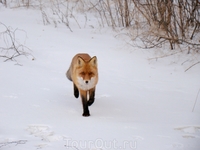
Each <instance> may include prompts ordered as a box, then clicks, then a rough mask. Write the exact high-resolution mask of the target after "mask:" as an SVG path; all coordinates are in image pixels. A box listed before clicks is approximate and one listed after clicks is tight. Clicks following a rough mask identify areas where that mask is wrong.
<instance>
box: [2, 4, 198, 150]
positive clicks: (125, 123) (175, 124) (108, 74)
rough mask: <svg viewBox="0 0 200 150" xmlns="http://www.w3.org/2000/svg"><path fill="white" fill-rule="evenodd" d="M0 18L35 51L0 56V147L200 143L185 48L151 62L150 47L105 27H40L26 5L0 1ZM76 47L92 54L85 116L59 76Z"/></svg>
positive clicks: (165, 148) (185, 146)
mask: <svg viewBox="0 0 200 150" xmlns="http://www.w3.org/2000/svg"><path fill="white" fill-rule="evenodd" d="M0 22H2V23H4V24H5V25H7V26H10V27H12V29H13V30H14V29H16V28H18V29H21V30H23V31H21V30H19V31H17V32H16V39H17V40H19V41H22V44H24V45H26V46H27V47H29V48H30V49H31V50H32V52H31V53H32V55H34V57H35V60H32V59H31V58H28V59H27V58H26V57H23V56H22V57H19V58H17V61H18V63H19V64H21V65H15V64H16V62H12V61H7V62H3V60H4V59H3V58H0V150H35V149H42V150H68V149H69V150H83V149H86V150H111V149H112V150H114V149H116V150H120V149H126V150H130V149H136V150H199V149H200V95H199V96H198V97H197V94H198V91H199V89H200V65H196V66H194V67H193V68H191V69H190V70H188V71H187V72H184V70H185V69H186V67H184V66H183V65H181V64H182V63H183V62H184V61H185V60H187V59H186V57H187V56H186V55H185V56H177V55H176V56H170V57H167V58H163V59H158V60H157V61H156V60H151V61H149V60H148V58H153V57H155V55H154V52H155V51H156V50H155V51H153V50H149V51H147V50H142V49H139V48H133V47H130V46H129V45H128V44H126V43H125V42H124V41H123V39H120V38H119V39H116V38H115V37H114V36H113V35H114V34H116V33H114V32H112V30H111V29H98V28H92V27H91V25H93V23H94V22H92V21H91V22H88V24H87V26H86V27H85V28H82V29H79V28H78V27H77V26H75V25H74V26H73V23H72V24H71V28H72V30H73V32H70V31H69V29H68V28H67V27H66V26H64V25H62V24H60V25H58V27H57V28H55V27H54V26H53V25H46V26H44V25H43V21H42V17H41V13H40V12H39V11H37V10H32V9H6V8H4V7H3V6H1V7H0ZM3 28H4V27H3V26H1V27H0V29H1V31H2V29H3ZM24 31H25V32H24ZM26 36H27V38H26V40H25V42H24V41H23V39H24V38H25V37H26ZM0 40H3V39H2V37H1V39H0ZM23 42H24V43H23ZM79 52H87V53H89V54H90V55H91V56H95V55H96V56H97V58H98V65H99V78H100V79H99V83H98V85H97V89H96V100H95V103H94V104H93V105H92V106H91V107H90V108H89V109H90V113H91V116H90V117H82V104H81V100H80V98H79V99H75V98H74V96H73V90H72V83H71V82H70V81H68V80H67V78H66V77H65V72H66V71H67V69H68V67H69V64H70V62H71V59H72V57H73V56H74V55H75V54H76V53H79ZM174 57H176V61H175V60H174ZM194 59H199V56H198V57H197V56H194ZM195 100H197V103H196V105H195V109H194V111H193V112H192V109H193V107H194V104H195Z"/></svg>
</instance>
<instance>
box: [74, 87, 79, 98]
mask: <svg viewBox="0 0 200 150" xmlns="http://www.w3.org/2000/svg"><path fill="white" fill-rule="evenodd" d="M74 96H75V97H76V98H78V97H79V91H78V88H77V87H76V85H75V84H74Z"/></svg>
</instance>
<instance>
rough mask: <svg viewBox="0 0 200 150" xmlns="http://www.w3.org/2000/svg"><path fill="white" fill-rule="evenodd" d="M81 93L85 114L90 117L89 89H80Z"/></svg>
mask: <svg viewBox="0 0 200 150" xmlns="http://www.w3.org/2000/svg"><path fill="white" fill-rule="evenodd" d="M80 93H81V99H82V105H83V116H84V117H88V116H90V112H89V109H88V101H87V91H82V90H81V91H80Z"/></svg>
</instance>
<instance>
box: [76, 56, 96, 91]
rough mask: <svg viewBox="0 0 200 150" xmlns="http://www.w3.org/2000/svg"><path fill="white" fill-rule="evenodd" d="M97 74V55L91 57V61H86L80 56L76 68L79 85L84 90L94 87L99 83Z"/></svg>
mask: <svg viewBox="0 0 200 150" xmlns="http://www.w3.org/2000/svg"><path fill="white" fill-rule="evenodd" d="M97 76H98V72H97V59H96V57H93V58H91V59H90V60H89V61H85V60H84V59H82V58H81V57H78V59H77V68H76V77H77V87H78V88H79V89H81V90H84V91H87V90H90V89H92V88H94V87H95V85H96V84H97V80H98V77H97Z"/></svg>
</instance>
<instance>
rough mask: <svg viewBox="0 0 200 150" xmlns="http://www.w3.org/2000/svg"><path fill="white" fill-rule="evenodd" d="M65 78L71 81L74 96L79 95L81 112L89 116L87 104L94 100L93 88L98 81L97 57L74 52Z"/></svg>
mask: <svg viewBox="0 0 200 150" xmlns="http://www.w3.org/2000/svg"><path fill="white" fill-rule="evenodd" d="M66 76H67V78H68V79H69V80H70V81H72V82H73V90H74V96H75V98H78V97H79V93H80V95H81V100H82V106H83V114H82V116H84V117H87V116H90V112H89V108H88V106H91V105H92V104H93V103H94V100H95V89H96V85H97V83H98V66H97V57H96V56H94V57H90V55H89V54H87V53H78V54H76V55H75V56H74V57H73V58H72V61H71V65H70V67H69V69H68V70H67V72H66Z"/></svg>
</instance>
